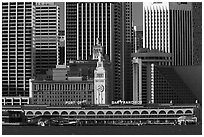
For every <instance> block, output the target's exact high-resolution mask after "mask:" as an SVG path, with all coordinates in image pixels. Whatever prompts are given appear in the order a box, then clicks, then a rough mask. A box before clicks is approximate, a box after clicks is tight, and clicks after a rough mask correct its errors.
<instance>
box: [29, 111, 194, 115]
mask: <svg viewBox="0 0 204 137" xmlns="http://www.w3.org/2000/svg"><path fill="white" fill-rule="evenodd" d="M140 114H144V115H145V114H150V115H157V114H160V115H166V114H170V115H171V114H192V111H191V110H186V111H185V112H183V111H182V110H178V111H176V112H174V111H173V110H169V111H168V112H165V111H164V110H161V111H159V112H158V113H157V111H155V110H153V111H150V113H149V112H148V111H146V110H143V111H141V113H140V112H139V111H133V112H132V113H131V112H130V111H124V112H123V113H122V112H121V111H116V112H112V111H107V112H103V111H98V112H94V111H88V112H87V113H86V112H84V111H79V112H78V113H77V112H76V111H71V112H70V113H68V112H67V111H62V112H58V111H53V112H50V111H45V112H43V113H42V112H41V111H36V112H34V113H33V112H32V111H28V112H27V113H26V115H64V116H65V115H140Z"/></svg>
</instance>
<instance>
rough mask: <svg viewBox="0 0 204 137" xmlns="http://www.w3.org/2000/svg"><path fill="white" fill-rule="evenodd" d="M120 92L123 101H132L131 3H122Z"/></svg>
mask: <svg viewBox="0 0 204 137" xmlns="http://www.w3.org/2000/svg"><path fill="white" fill-rule="evenodd" d="M122 33H123V34H122V53H121V57H122V60H121V66H122V79H121V80H122V83H121V86H122V92H123V98H122V99H123V100H127V101H130V100H132V83H133V80H132V63H131V53H132V52H133V50H134V48H133V22H132V3H131V2H123V3H122Z"/></svg>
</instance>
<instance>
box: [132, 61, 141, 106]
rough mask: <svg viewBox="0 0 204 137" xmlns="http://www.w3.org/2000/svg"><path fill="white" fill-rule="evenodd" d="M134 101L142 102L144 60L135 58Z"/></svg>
mask: <svg viewBox="0 0 204 137" xmlns="http://www.w3.org/2000/svg"><path fill="white" fill-rule="evenodd" d="M132 63H133V101H135V102H136V103H137V104H142V60H141V59H138V58H134V59H133V61H132Z"/></svg>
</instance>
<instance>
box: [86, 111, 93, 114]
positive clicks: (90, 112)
mask: <svg viewBox="0 0 204 137" xmlns="http://www.w3.org/2000/svg"><path fill="white" fill-rule="evenodd" d="M87 115H95V113H94V112H93V111H89V112H88V113H87Z"/></svg>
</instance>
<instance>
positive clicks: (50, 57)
mask: <svg viewBox="0 0 204 137" xmlns="http://www.w3.org/2000/svg"><path fill="white" fill-rule="evenodd" d="M34 17H35V20H34V25H33V30H34V32H33V38H34V41H33V46H34V49H35V51H34V55H35V61H34V68H35V75H36V76H37V75H41V74H46V71H47V70H48V69H49V68H55V66H56V65H57V64H59V60H58V59H57V58H58V56H59V50H58V46H59V37H58V35H59V29H60V27H59V7H58V6H57V5H55V3H50V2H49V3H36V6H35V11H34Z"/></svg>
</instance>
